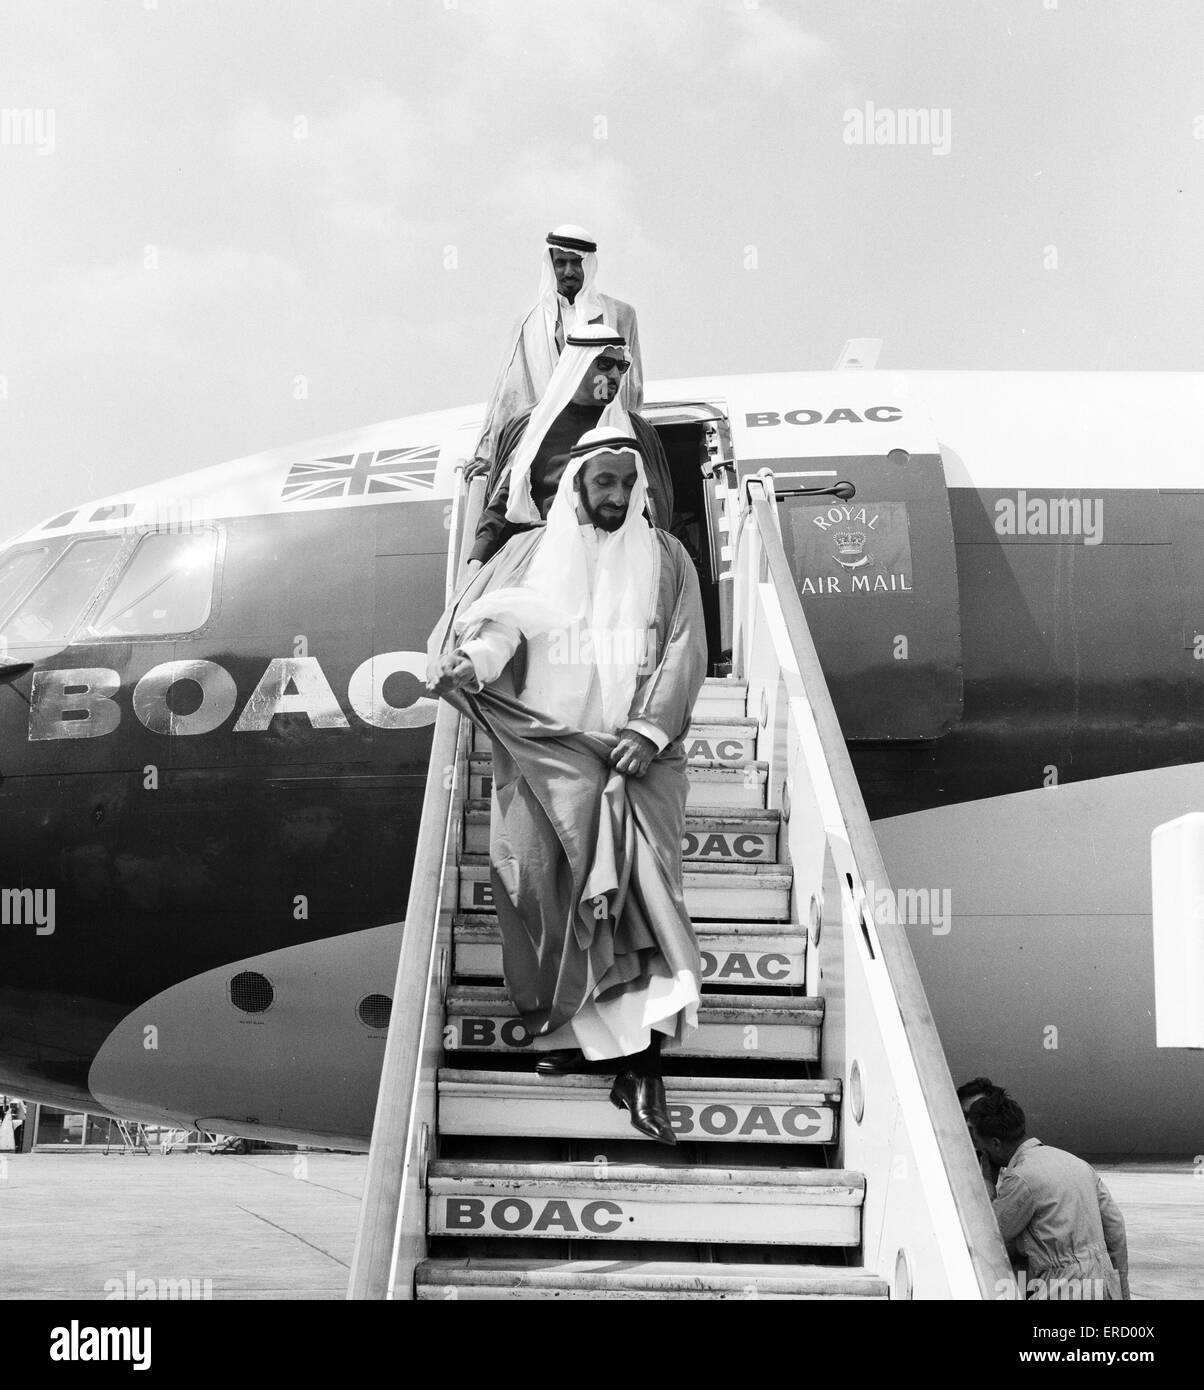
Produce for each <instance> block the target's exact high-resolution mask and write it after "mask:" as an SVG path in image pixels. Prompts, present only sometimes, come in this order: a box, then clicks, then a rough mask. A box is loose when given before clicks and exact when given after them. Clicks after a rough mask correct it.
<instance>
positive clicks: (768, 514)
mask: <svg viewBox="0 0 1204 1390" xmlns="http://www.w3.org/2000/svg"><path fill="white" fill-rule="evenodd" d="M742 491H743V493H744V498H743V501H744V502H745V506H744V507H742V509H741V516H740V519H739V524H738V531H737V535H736V536H735V537H734V538H733V552H734V559H735V563H734V564H733V569H734V570H735V571H736V574H737V585H738V588H737V593H736V603H735V613H734V621H735V625H736V639H737V640H736V645H735V653H734V654H735V655H736V658H737V661H739V660H740V648H741V644H740V638H741V633H740V631H739V629H740V627H741V626H742V624H743V622H746V621H747V614H748V611H749V604H750V602H751V601H752V595H751V594H750V593H749V592H748V590H749V587H750V585H749V580H748V577H747V575H746V573H745V569H746V567H747V568H748V569H752V568H754V567H755V568H756V570H757V571H758V575H757V578H760V580H761V582H765V581H766V580H768V582H770V583H772V586H773V588H774V591H775V593H776V596H777V601H778V604H779V607H780V611H781V615H782V619H783V624H784V628H785V636H786V639H787V642H788V644H789V647H790V650H791V653H792V655H793V658H794V662H795V664H796V666H797V670H798V677H799V680H800V681H801V685H802V690H803V693H804V696H805V698H806V700H807V702H808V704H809V706H810V712H811V716H812V718H813V720H814V723H815V726H816V729H817V731H818V734H819V737H820V740H821V742H822V746H823V749H824V751H825V755H826V758H827V767H828V772H829V775H830V778H831V783H832V788H831V790H832V792H833V794H834V796H835V798H836V802H837V804H838V806H839V809H840V813H841V816H842V819H843V823H844V827H845V829H846V831H847V836H848V854H849V856H850V857H851V860H852V867H853V868H854V870H855V873H854V876H853V877H854V888H855V891H854V894H853V897H854V901H855V902H857V903H861V902H864V893H865V885H866V884H867V883H870V884H882V885H884V884H887V883H888V882H889V877H888V875H887V872H886V867H885V864H884V862H883V859H882V853H881V850H880V849H879V846H878V840H877V836H876V835H875V834H874V829H873V826H872V824H871V823H870V818H869V814H868V812H867V811H866V808H865V801H864V799H863V797H862V795H861V787H860V784H859V783H858V780H857V774H856V772H855V771H854V769H853V763H852V759H851V758H850V757H849V752H848V747H847V745H846V743H845V739H844V734H843V732H842V730H841V727H840V720H839V718H838V716H837V714H836V709H835V706H834V705H833V703H832V697H831V695H830V693H829V691H828V683H827V680H826V678H825V676H824V673H823V667H822V665H821V663H820V660H819V655H818V653H817V651H816V648H815V642H814V640H813V638H812V636H811V629H810V626H809V625H808V623H807V618H806V613H805V611H804V609H803V603H802V599H801V598H800V596H799V591H798V586H797V584H796V582H795V579H794V575H793V573H792V571H791V568H790V562H789V560H788V558H787V555H786V550H785V546H784V545H783V542H782V535H781V526H780V522H779V518H778V509H777V499H776V496H775V493H774V482H773V476H772V473H771V472H770V471H769V470H763V471H762V473H761V474H760V475H754V476H746V477H745V478H744V480H743V489H742ZM750 523H751V524H750ZM746 547H748V549H746ZM741 551H744V552H745V553H744V556H743V557H741ZM741 558H744V559H745V561H746V565H745V566H742V565H741V564H740V559H741ZM742 580H743V583H742V584H741V581H742ZM752 583H753V584H754V585H755V583H756V579H755V578H754V579H753V581H752ZM829 848H830V851H832V850H834V849H835V848H836V847H835V846H834V845H833V843H832V841H831V839H829ZM842 857H843V856H842ZM873 922H874V929H875V934H876V937H877V940H878V942H879V943H880V945H881V948H882V950H881V955H882V961H883V965H884V967H885V971H886V974H887V977H888V979H889V981H890V985H891V988H892V990H893V993H894V998H895V1001H896V1003H897V1005H898V1009H899V1013H900V1015H901V1020H902V1026H903V1031H904V1035H905V1037H906V1039H907V1042H908V1045H909V1048H910V1051H911V1057H912V1062H913V1065H914V1068H915V1072H916V1074H917V1076H918V1080H919V1083H920V1088H921V1091H922V1094H923V1098H924V1102H925V1104H926V1106H927V1111H928V1118H929V1122H930V1124H931V1128H932V1131H933V1134H934V1137H935V1141H936V1147H937V1151H938V1152H939V1154H940V1157H941V1160H942V1162H943V1164H944V1167H945V1175H946V1179H947V1181H948V1184H949V1188H950V1190H951V1193H952V1197H953V1203H954V1208H955V1211H956V1214H957V1217H958V1220H959V1221H960V1224H961V1230H962V1234H963V1236H964V1238H965V1241H966V1247H967V1252H968V1254H969V1257H970V1261H971V1264H972V1266H973V1270H974V1275H975V1278H976V1279H977V1282H978V1286H979V1291H980V1293H981V1294H982V1296H983V1297H984V1298H999V1297H1007V1296H1009V1295H1008V1294H1006V1293H1001V1290H1003V1289H1005V1288H1006V1287H1008V1286H1013V1287H1014V1278H1013V1274H1012V1269H1011V1264H1010V1262H1009V1260H1008V1257H1007V1252H1006V1250H1005V1248H1004V1245H1003V1241H1002V1239H1001V1237H1000V1234H999V1228H998V1226H997V1224H996V1222H995V1217H994V1213H993V1211H992V1209H991V1204H990V1200H989V1197H988V1195H987V1191H986V1186H985V1184H984V1182H983V1178H982V1174H981V1171H980V1169H979V1166H978V1163H977V1161H976V1159H975V1155H974V1150H973V1147H972V1145H971V1144H970V1140H969V1135H968V1132H967V1128H966V1122H965V1117H964V1116H963V1114H962V1111H961V1107H960V1105H959V1103H958V1100H957V1096H956V1092H955V1090H954V1086H953V1078H952V1076H951V1074H950V1072H949V1065H948V1062H947V1061H946V1059H945V1053H944V1049H943V1048H942V1046H941V1042H940V1036H939V1034H938V1032H937V1028H936V1022H935V1019H934V1018H933V1015H932V1011H931V1008H930V1006H929V1004H928V998H927V995H926V993H925V991H924V985H923V982H922V981H921V979H920V975H919V971H918V969H917V967H916V963H915V957H914V956H913V954H912V950H911V945H910V943H909V942H908V940H907V938H906V935H905V934H904V932H903V931H902V930H901V928H900V926H899V924H898V923H897V922H893V921H878V920H877V919H876V918H874V919H873ZM1010 1296H1012V1297H1014V1296H1015V1294H1014V1293H1012V1294H1011V1295H1010Z"/></svg>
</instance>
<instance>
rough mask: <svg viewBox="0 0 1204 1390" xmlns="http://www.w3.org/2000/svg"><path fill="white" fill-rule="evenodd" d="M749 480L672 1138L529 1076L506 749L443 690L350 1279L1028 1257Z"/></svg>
mask: <svg viewBox="0 0 1204 1390" xmlns="http://www.w3.org/2000/svg"><path fill="white" fill-rule="evenodd" d="M737 496H738V497H739V499H740V500H739V503H738V505H736V504H734V505H733V515H732V518H731V526H730V528H729V529H730V533H731V534H732V535H733V537H734V538H735V540H734V546H733V549H734V565H733V571H734V576H733V577H734V581H735V582H734V597H733V609H734V611H733V615H732V616H733V626H734V636H735V642H734V657H735V664H736V669H737V672H738V676H737V677H736V678H727V679H711V680H708V681H707V682H706V685H705V686H704V689H703V691H702V694H701V696H700V698H699V700H698V703H697V705H696V707H695V710H694V717H693V723H692V725H691V729H690V733H689V736H688V739H687V755H688V763H689V771H688V775H689V779H690V786H689V795H688V799H687V824H686V839H685V842H684V844H683V857H684V886H685V896H686V905H687V908H688V909H689V912H690V915H691V919H692V920H693V921H694V923H695V928H696V931H697V933H698V938H699V944H700V947H701V950H702V953H703V954H702V959H703V970H704V977H703V987H704V998H703V1002H702V1007H701V1009H700V1014H699V1023H700V1026H699V1029H698V1031H697V1033H696V1034H695V1035H694V1037H693V1038H692V1039H691V1040H690V1042H689V1043H688V1044H686V1045H685V1046H684V1047H682V1048H680V1049H674V1050H672V1051H670V1052H666V1054H665V1058H666V1090H667V1092H668V1098H669V1103H670V1114H671V1118H672V1120H673V1124H674V1129H675V1132H676V1134H677V1139H678V1143H677V1146H676V1147H675V1148H668V1147H666V1146H663V1145H658V1144H656V1143H654V1142H653V1141H651V1140H647V1139H645V1138H643V1137H642V1136H641V1135H639V1134H638V1133H637V1132H636V1131H634V1130H633V1129H632V1128H631V1127H630V1124H629V1121H628V1116H627V1114H626V1112H625V1111H620V1110H617V1109H615V1108H614V1107H613V1106H612V1105H611V1104H610V1103H609V1097H608V1090H609V1084H610V1082H609V1078H602V1077H594V1076H585V1075H580V1076H565V1077H560V1078H557V1079H543V1078H540V1077H537V1076H536V1075H535V1074H534V1073H533V1072H532V1070H531V1063H532V1052H533V1050H535V1049H537V1048H538V1046H539V1040H538V1039H531V1038H530V1037H528V1036H527V1035H526V1033H525V1031H524V1029H523V1027H522V1024H521V1021H520V1020H519V1018H518V1016H517V1013H516V1011H515V1010H514V1008H513V1006H512V1005H511V1004H510V1002H509V999H508V997H507V995H506V991H505V988H504V986H503V985H502V982H501V947H500V939H499V936H498V931H497V924H496V918H495V916H494V914H493V910H492V908H493V905H492V899H491V896H490V882H489V870H488V855H487V849H488V837H489V777H490V754H489V752H488V748H487V746H484V745H483V744H482V741H481V738H480V735H479V734H478V733H476V731H474V730H472V729H471V728H470V726H469V725H468V724H467V722H466V721H461V720H460V719H459V717H458V716H457V715H456V714H455V712H454V711H452V710H451V709H450V707H448V706H446V705H445V704H444V705H441V706H440V713H439V716H438V718H437V721H436V728H435V735H434V744H433V752H432V762H431V767H432V773H431V778H430V781H429V782H428V793H427V804H426V807H425V809H424V816H423V823H422V827H421V830H420V839H419V845H418V850H417V853H416V858H415V868H414V880H413V884H412V888H411V896H410V904H409V910H408V913H407V919H406V921H407V926H406V931H405V933H404V936H403V944H402V958H401V962H400V964H399V971H398V981H397V993H396V994H395V997H394V1006H393V1015H392V1021H391V1025H390V1034H389V1039H388V1043H387V1045H386V1057H385V1065H384V1071H383V1074H382V1084H381V1094H380V1100H379V1103H378V1110H377V1118H376V1126H375V1129H374V1134H373V1141H372V1151H371V1155H370V1158H369V1169H368V1174H367V1179H366V1188H365V1200H364V1209H363V1214H362V1219H361V1227H360V1234H359V1239H358V1241H357V1246H356V1254H355V1258H354V1262H353V1268H352V1277H351V1285H350V1290H349V1296H350V1297H353V1298H373V1297H394V1298H418V1299H433V1298H440V1299H446V1298H456V1299H459V1298H468V1299H482V1298H484V1299H504V1298H519V1299H554V1298H582V1299H598V1298H653V1299H665V1298H691V1299H693V1298H709V1299H723V1298H734V1297H756V1298H784V1299H850V1298H852V1299H866V1298H869V1299H874V1298H885V1297H894V1298H906V1297H913V1296H914V1297H966V1298H981V1297H991V1296H1000V1290H1001V1289H1002V1288H1003V1287H1004V1286H1005V1285H1006V1283H1007V1281H1008V1280H1010V1278H1011V1275H1010V1269H1009V1266H1008V1263H1007V1258H1006V1255H1005V1253H1004V1251H1003V1247H1002V1244H1001V1242H1000V1240H999V1237H998V1233H997V1231H996V1230H995V1227H994V1222H993V1219H992V1216H991V1212H990V1206H989V1203H988V1202H987V1199H986V1194H985V1191H984V1189H983V1186H982V1183H981V1179H980V1177H979V1175H978V1170H977V1166H976V1164H975V1162H974V1157H973V1153H972V1150H971V1148H970V1144H969V1141H968V1138H967V1135H966V1131H965V1125H964V1121H963V1120H962V1117H961V1112H960V1109H959V1108H958V1106H957V1102H956V1098H955V1097H954V1094H953V1088H952V1082H951V1080H950V1078H949V1074H948V1069H947V1067H946V1066H945V1063H944V1057H943V1054H942V1053H941V1051H940V1045H939V1040H938V1039H937V1038H936V1033H935V1028H934V1026H933V1024H932V1019H931V1015H930V1014H929V1012H928V1008H927V1003H926V1001H925V1000H924V998H923V990H922V987H921V986H920V983H919V979H918V976H917V975H916V973H915V966H914V962H913V961H912V960H911V954H910V949H909V948H908V946H907V943H906V940H905V938H904V937H903V935H902V932H901V930H900V929H898V928H896V927H894V926H893V924H892V923H886V922H876V921H875V919H874V904H875V903H876V902H878V901H880V898H879V890H881V889H883V888H886V887H887V881H886V876H885V871H884V869H883V867H882V864H881V860H880V857H879V856H878V851H877V845H876V842H875V841H874V839H873V832H872V830H871V828H870V826H869V821H868V818H867V817H866V815H865V809H864V805H863V804H862V802H861V798H860V793H859V791H858V790H857V786H856V781H855V779H854V777H853V773H852V768H851V766H850V765H849V763H848V755H847V752H846V750H845V746H844V742H843V739H842V738H841V737H840V731H839V725H838V723H837V722H836V718H835V714H834V712H833V711H832V708H831V702H830V700H829V699H828V697H827V689H826V686H825V685H824V683H823V677H822V673H821V672H820V669H819V664H818V661H817V659H816V657H815V652H814V647H813V646H812V645H811V642H810V635H809V633H808V631H807V628H806V621H805V617H804V616H803V613H802V607H801V604H800V603H799V600H798V596H797V593H796V592H795V589H794V585H793V581H792V579H791V577H790V574H789V568H788V565H787V562H786V558H785V553H784V551H783V550H782V545H781V538H780V535H779V533H778V530H777V519H776V508H775V505H774V499H773V495H772V480H770V479H762V478H756V479H752V480H750V481H749V482H747V483H746V485H745V488H744V490H743V492H742V493H740V494H737ZM478 507H479V500H478V498H471V499H470V501H469V504H468V506H467V508H466V509H461V508H458V509H457V516H456V518H455V524H454V525H453V535H454V536H458V535H459V534H461V533H463V532H467V534H471V533H472V528H473V523H474V513H475V510H476V509H477V508H478ZM461 510H466V512H467V515H466V516H464V518H463V520H464V522H465V523H466V524H465V525H464V526H461V525H460V524H459V523H460V521H461V517H460V515H459V512H460V511H461ZM459 545H460V543H459V541H456V542H454V547H455V552H458V550H459ZM454 563H455V562H454V561H453V564H454ZM486 745H487V741H486ZM447 767H454V768H455V775H454V777H452V778H448V777H446V776H445V775H443V770H444V769H445V768H447ZM449 783H450V785H448V784H449Z"/></svg>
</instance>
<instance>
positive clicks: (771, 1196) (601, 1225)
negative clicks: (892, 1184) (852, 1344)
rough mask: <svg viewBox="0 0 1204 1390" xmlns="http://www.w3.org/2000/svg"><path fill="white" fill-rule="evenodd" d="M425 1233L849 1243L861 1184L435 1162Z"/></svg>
mask: <svg viewBox="0 0 1204 1390" xmlns="http://www.w3.org/2000/svg"><path fill="white" fill-rule="evenodd" d="M427 1190H428V1230H429V1232H430V1234H431V1235H476V1236H506V1235H511V1236H534V1237H543V1238H545V1239H554V1240H565V1239H585V1240H607V1239H610V1240H655V1241H674V1240H680V1241H705V1242H707V1243H709V1244H719V1243H722V1242H728V1243H732V1244H740V1245H747V1244H751V1243H756V1244H764V1245H812V1246H819V1245H833V1246H853V1245H857V1244H858V1243H859V1241H860V1239H861V1204H862V1201H863V1199H864V1197H865V1179H864V1178H863V1177H862V1176H861V1174H860V1173H851V1172H845V1171H843V1170H834V1169H827V1168H710V1167H708V1168H702V1167H698V1168H695V1167H673V1168H669V1167H657V1166H655V1165H651V1164H649V1165H644V1164H634V1163H633V1164H627V1163H609V1164H606V1165H605V1166H604V1167H603V1166H602V1165H598V1164H594V1163H584V1164H575V1163H478V1162H471V1161H469V1162H459V1161H454V1160H451V1161H449V1160H436V1161H435V1162H433V1163H432V1164H431V1166H430V1170H429V1175H428V1179H427Z"/></svg>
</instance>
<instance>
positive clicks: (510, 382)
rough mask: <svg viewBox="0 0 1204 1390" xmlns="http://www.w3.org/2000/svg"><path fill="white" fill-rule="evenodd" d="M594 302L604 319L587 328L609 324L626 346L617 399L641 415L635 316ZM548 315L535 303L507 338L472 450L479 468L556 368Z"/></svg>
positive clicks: (492, 457) (490, 460) (606, 301)
mask: <svg viewBox="0 0 1204 1390" xmlns="http://www.w3.org/2000/svg"><path fill="white" fill-rule="evenodd" d="M594 298H595V299H597V301H598V302H599V303H600V304H601V306H602V313H601V314H598V315H595V316H594V317H593V318H592V319H590V320H589V322H591V323H608V324H610V326H611V327H612V328H613V329H614V330H615V331H616V332H617V333H619V334H621V335H622V337H624V338H626V340H627V348H628V351H629V352H630V353H631V368H630V370H629V371H628V372H627V374H626V375H625V376H624V378H623V384H622V386H621V387H620V389H619V399H620V400H621V401H622V402H623V405H624V406H625V408H626V409H627V410H629V411H631V410H639V408H640V407H641V406H642V405H643V404H644V368H643V365H642V363H641V361H640V330H639V325H638V324H637V322H636V316H635V310H634V309H633V308H632V307H631V305H630V304H627V303H625V302H624V301H623V300H621V299H614V298H612V297H611V296H610V295H608V294H595V296H594ZM549 313H550V310H548V309H546V308H545V306H544V305H543V304H542V303H537V304H535V305H534V306H533V307H532V308H531V309H530V310H529V311H528V312H527V313H526V314H525V315H524V316H523V317H522V318H521V319H520V320H519V322H518V323H517V324H516V325H515V327H514V329H513V331H512V332H511V335H510V347H509V349H508V351H507V353H506V357H505V360H504V361H503V362H502V367H501V370H500V371H499V372H498V375H497V379H496V381H495V382H494V384H493V391H492V392H491V393H490V396H489V403H488V405H487V406H486V408H485V424H484V426H483V427H482V430H481V437H480V439H479V440H478V441H477V447H476V450H475V456H476V458H477V459H479V460H480V461H481V462H482V464H487V465H489V466H490V467H492V466H493V464H494V462H495V461H496V459H497V446H498V441H499V439H500V437H501V433H502V431H503V430H504V429H505V427H506V426H507V425H508V424H509V423H510V421H511V420H513V419H514V417H515V416H516V415H521V414H522V413H523V411H525V410H530V409H531V407H532V406H533V405H534V404H535V402H536V401H537V400H539V398H540V396H542V395H543V393H544V391H545V390H547V386H548V381H549V380H550V378H551V375H552V369H553V367H555V365H556V356H555V354H554V351H553V349H552V348H551V347H550V346H549V343H548V328H547V326H546V324H545V316H546V315H547V314H549ZM553 318H554V316H553Z"/></svg>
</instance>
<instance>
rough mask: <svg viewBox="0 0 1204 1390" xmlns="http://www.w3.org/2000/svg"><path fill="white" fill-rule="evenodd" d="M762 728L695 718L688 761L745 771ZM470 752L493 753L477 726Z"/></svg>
mask: <svg viewBox="0 0 1204 1390" xmlns="http://www.w3.org/2000/svg"><path fill="white" fill-rule="evenodd" d="M759 727H760V725H759V724H758V722H757V721H756V720H755V719H749V718H747V717H746V716H745V715H743V714H741V715H731V716H729V717H724V718H719V719H715V718H706V719H701V720H700V719H699V718H698V716H697V715H695V717H694V719H693V721H692V722H691V724H690V727H689V730H688V731H687V733H686V737H685V747H686V758H687V760H688V761H690V762H694V761H696V760H697V759H715V760H717V761H718V762H721V763H723V764H724V765H725V766H728V767H743V766H744V765H745V764H746V763H750V762H754V761H755V760H756V756H757V730H758V728H759ZM470 751H471V752H473V753H483V754H485V755H489V754H491V752H492V740H491V739H490V737H489V735H488V734H486V733H483V732H482V731H481V730H480V729H478V728H477V727H476V725H475V724H474V725H473V726H472V742H471V744H470Z"/></svg>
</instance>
